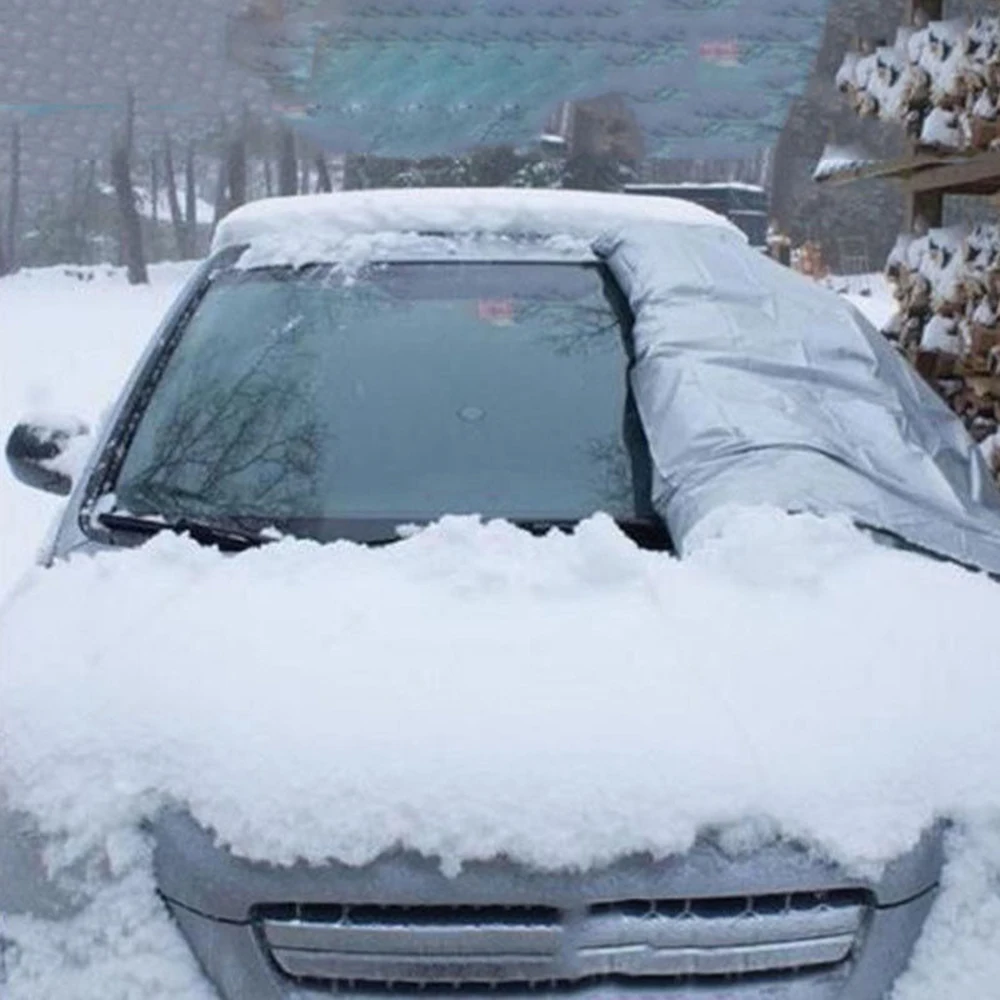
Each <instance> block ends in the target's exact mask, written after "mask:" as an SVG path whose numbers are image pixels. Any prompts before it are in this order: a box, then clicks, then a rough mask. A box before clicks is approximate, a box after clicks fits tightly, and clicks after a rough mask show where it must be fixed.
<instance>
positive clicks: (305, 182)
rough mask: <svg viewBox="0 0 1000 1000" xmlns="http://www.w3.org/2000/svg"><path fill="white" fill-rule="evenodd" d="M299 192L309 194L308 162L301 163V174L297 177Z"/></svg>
mask: <svg viewBox="0 0 1000 1000" xmlns="http://www.w3.org/2000/svg"><path fill="white" fill-rule="evenodd" d="M299 191H301V192H302V194H309V161H308V160H303V161H302V172H301V174H300V176H299Z"/></svg>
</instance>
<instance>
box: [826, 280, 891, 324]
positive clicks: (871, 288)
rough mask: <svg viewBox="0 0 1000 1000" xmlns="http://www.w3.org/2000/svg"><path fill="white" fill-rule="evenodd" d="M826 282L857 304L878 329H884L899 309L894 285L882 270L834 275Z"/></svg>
mask: <svg viewBox="0 0 1000 1000" xmlns="http://www.w3.org/2000/svg"><path fill="white" fill-rule="evenodd" d="M824 284H825V285H827V286H828V287H829V288H831V289H833V291H835V292H838V293H839V294H841V295H843V296H844V297H845V298H846V299H847V300H848V301H849V302H851V303H853V304H854V305H855V306H857V308H858V309H860V310H861V313H862V314H863V315H864V316H866V317H867V318H868V320H869V322H871V323H872V324H873V325H874V326H875V329H876V330H884V329H885V328H886V326H888V324H889V320H891V319H892V318H893V316H895V315H896V312H897V311H898V306H897V304H896V299H895V298H894V296H893V293H892V286H891V285H890V284H889V281H888V279H887V278H886V276H885V275H884V274H882V273H881V272H876V273H874V274H850V275H844V276H837V275H833V276H831V277H829V278H826V279H825V280H824Z"/></svg>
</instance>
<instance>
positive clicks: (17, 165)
mask: <svg viewBox="0 0 1000 1000" xmlns="http://www.w3.org/2000/svg"><path fill="white" fill-rule="evenodd" d="M20 222H21V126H20V125H18V124H16V123H15V124H14V125H13V126H12V127H11V130H10V194H9V198H8V201H7V232H6V234H5V235H4V236H3V237H0V243H4V244H6V246H5V249H6V255H5V256H6V259H7V270H8V271H10V272H13V271H16V270H17V251H18V246H17V244H18V228H19V227H20Z"/></svg>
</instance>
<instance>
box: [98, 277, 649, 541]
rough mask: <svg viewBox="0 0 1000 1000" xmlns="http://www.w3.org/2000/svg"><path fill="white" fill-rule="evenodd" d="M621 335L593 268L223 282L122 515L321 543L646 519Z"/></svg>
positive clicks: (156, 402)
mask: <svg viewBox="0 0 1000 1000" xmlns="http://www.w3.org/2000/svg"><path fill="white" fill-rule="evenodd" d="M626 322H627V321H626V319H625V313H624V311H623V308H622V307H621V306H620V304H619V303H618V301H617V299H616V297H615V294H614V290H613V289H612V288H611V287H610V285H609V282H608V278H607V275H606V273H605V272H604V271H603V270H602V268H601V267H599V266H598V265H591V264H569V263H530V264H525V263H520V264H519V263H460V262H456V263H406V264H381V265H374V266H370V267H368V268H366V269H364V270H363V271H361V272H360V273H359V274H354V275H350V276H345V274H343V273H342V272H339V271H337V270H335V269H332V268H329V267H312V268H306V269H298V270H293V269H291V268H274V269H262V270H251V271H236V270H234V271H230V272H226V273H224V274H223V275H221V276H220V277H218V278H217V279H216V280H215V281H214V282H213V283H212V285H211V287H210V288H209V289H208V291H207V293H206V294H205V296H204V297H203V298H202V300H201V302H200V304H199V305H198V308H197V309H196V311H195V312H194V314H193V316H192V317H191V318H190V320H189V321H188V323H187V326H186V329H185V330H184V331H183V334H182V336H181V337H180V340H179V342H178V343H177V346H176V348H175V349H174V351H173V354H172V356H171V357H170V359H169V362H168V363H167V364H166V366H165V368H164V371H163V374H162V376H161V377H160V379H159V382H158V384H157V385H156V387H155V390H154V391H153V393H152V395H151V398H150V399H149V402H148V404H147V406H146V408H145V411H144V413H143V415H142V419H141V421H140V422H139V425H138V428H137V430H136V432H135V434H134V436H133V438H132V441H131V443H130V445H129V447H128V451H127V455H126V457H125V460H124V463H123V465H122V467H121V469H120V473H119V476H118V481H117V484H116V494H117V498H118V504H119V507H120V508H121V509H125V510H128V511H129V512H131V513H133V514H152V513H157V514H162V515H164V516H165V517H169V518H178V517H184V516H187V517H197V518H201V519H205V518H218V519H224V520H227V521H229V522H233V521H236V520H239V521H242V522H266V523H276V524H284V525H286V526H289V527H290V529H291V530H296V531H297V532H298V533H306V534H312V535H317V536H322V537H336V536H340V535H346V536H347V537H383V536H385V534H386V533H387V530H388V531H390V532H391V529H392V527H394V526H395V525H396V524H399V523H405V522H409V521H412V522H424V521H428V520H431V519H434V518H437V517H440V516H442V515H445V514H479V515H483V516H487V517H504V518H509V519H512V520H522V519H523V520H530V521H534V522H537V521H543V522H544V521H549V520H552V521H575V520H579V519H580V518H582V517H585V516H588V515H590V514H592V513H594V512H596V511H605V512H607V513H609V514H611V515H612V516H613V517H615V518H616V519H618V520H621V521H637V520H638V521H653V520H654V516H653V514H652V513H651V510H650V506H649V482H648V465H649V457H648V452H647V448H646V444H645V439H644V438H643V435H642V431H641V429H640V427H639V424H638V420H637V419H636V418H635V414H634V410H633V403H632V400H631V397H630V395H629V393H628V390H627V374H628V373H627V369H628V356H627V346H626V345H627V339H626V338H627V333H628V331H627V329H626V328H625V324H626ZM359 525H361V526H365V525H367V526H368V529H367V533H366V532H365V531H364V530H362V531H360V533H359V530H358V526H359Z"/></svg>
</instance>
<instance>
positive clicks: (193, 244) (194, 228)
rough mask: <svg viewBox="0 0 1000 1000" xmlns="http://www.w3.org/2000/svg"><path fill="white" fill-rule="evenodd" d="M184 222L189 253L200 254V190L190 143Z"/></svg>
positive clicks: (186, 164) (192, 146)
mask: <svg viewBox="0 0 1000 1000" xmlns="http://www.w3.org/2000/svg"><path fill="white" fill-rule="evenodd" d="M184 222H185V227H186V229H187V244H186V246H187V252H188V255H189V256H191V257H194V256H197V253H198V190H197V187H196V185H195V171H194V143H193V142H189V143H188V148H187V156H186V157H185V160H184Z"/></svg>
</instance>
